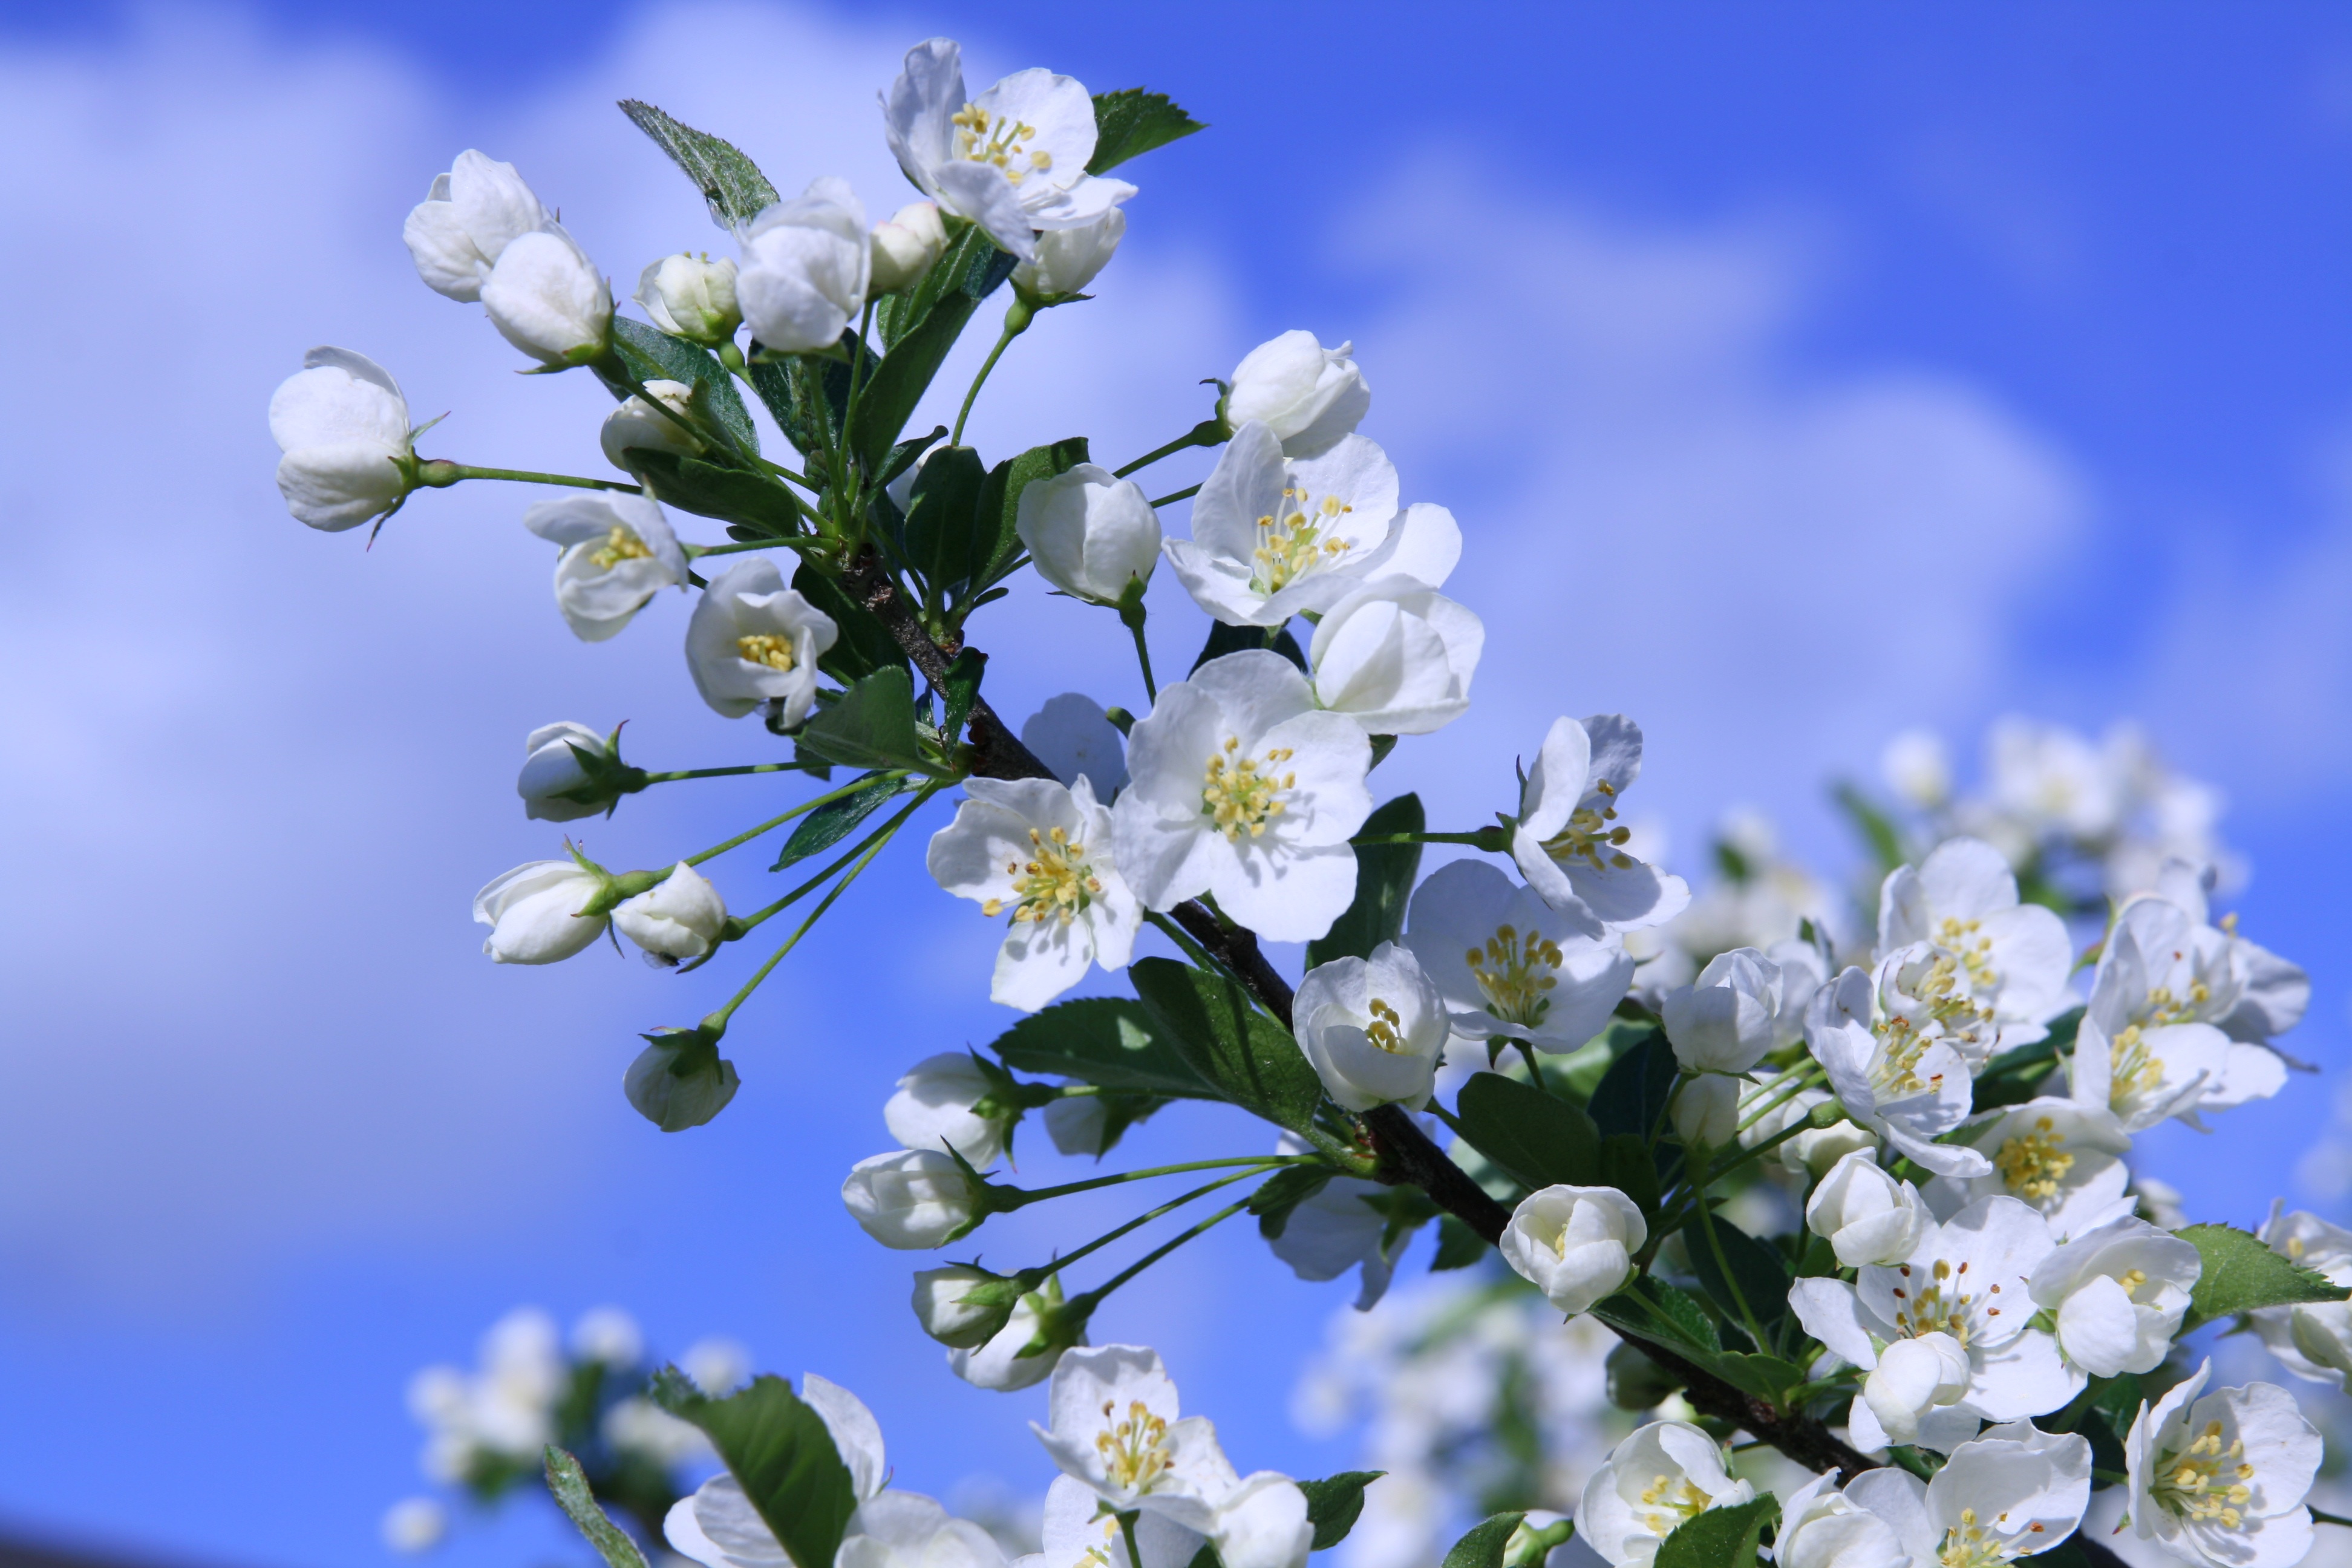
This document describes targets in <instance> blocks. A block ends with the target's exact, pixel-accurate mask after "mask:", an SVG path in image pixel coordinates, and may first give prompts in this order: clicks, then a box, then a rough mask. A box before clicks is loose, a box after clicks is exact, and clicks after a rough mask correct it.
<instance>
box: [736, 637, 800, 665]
mask: <svg viewBox="0 0 2352 1568" xmlns="http://www.w3.org/2000/svg"><path fill="white" fill-rule="evenodd" d="M735 652H736V654H737V655H738V656H739V657H740V658H742V659H743V661H744V662H745V663H747V664H764V665H766V666H767V667H768V668H770V669H786V670H788V669H790V668H793V662H794V661H793V639H792V638H790V637H778V636H777V635H776V634H775V633H773V632H753V633H752V634H751V636H750V637H737V638H736V639H735Z"/></svg>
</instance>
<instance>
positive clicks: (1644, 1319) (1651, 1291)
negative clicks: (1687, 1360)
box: [1592, 1276, 1723, 1362]
mask: <svg viewBox="0 0 2352 1568" xmlns="http://www.w3.org/2000/svg"><path fill="white" fill-rule="evenodd" d="M1592 1315H1593V1316H1594V1317H1596V1318H1598V1319H1600V1320H1601V1321H1602V1322H1604V1323H1606V1324H1608V1325H1609V1326H1610V1327H1611V1328H1612V1329H1622V1330H1624V1331H1626V1332H1627V1333H1629V1334H1631V1335H1633V1337H1634V1338H1635V1339H1638V1340H1647V1341H1649V1342H1651V1343H1653V1344H1656V1345H1662V1346H1664V1348H1665V1349H1667V1350H1670V1351H1674V1352H1676V1353H1678V1354H1682V1355H1686V1356H1693V1357H1702V1358H1706V1360H1708V1361H1709V1362H1712V1360H1713V1359H1714V1358H1715V1357H1716V1356H1717V1355H1719V1354H1720V1353H1721V1352H1722V1351H1723V1342H1722V1341H1721V1340H1720V1339H1718V1338H1717V1336H1716V1332H1715V1324H1714V1323H1713V1322H1712V1321H1709V1319H1708V1318H1707V1315H1706V1308H1704V1307H1702V1306H1700V1305H1699V1304H1698V1302H1697V1301H1696V1300H1693V1299H1692V1298H1691V1297H1690V1296H1688V1295H1686V1294H1685V1293H1684V1292H1682V1291H1680V1290H1677V1289H1675V1288H1674V1287H1673V1286H1671V1285H1669V1284H1667V1283H1666V1282H1665V1281H1664V1280H1663V1279H1656V1278H1654V1277H1649V1276H1645V1277H1643V1278H1642V1279H1636V1280H1634V1281H1633V1283H1632V1284H1631V1285H1628V1286H1627V1287H1625V1289H1622V1290H1620V1291H1618V1292H1617V1294H1615V1295H1614V1296H1612V1297H1610V1298H1609V1299H1608V1300H1605V1301H1603V1302H1601V1304H1600V1305H1599V1306H1597V1307H1595V1308H1593V1309H1592Z"/></svg>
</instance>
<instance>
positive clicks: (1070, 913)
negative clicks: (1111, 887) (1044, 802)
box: [980, 827, 1102, 925]
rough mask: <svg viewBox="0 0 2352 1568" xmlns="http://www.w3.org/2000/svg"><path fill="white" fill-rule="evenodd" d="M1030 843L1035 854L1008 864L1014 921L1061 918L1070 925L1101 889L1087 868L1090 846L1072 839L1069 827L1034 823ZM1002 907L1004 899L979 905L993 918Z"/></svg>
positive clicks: (1018, 922)
mask: <svg viewBox="0 0 2352 1568" xmlns="http://www.w3.org/2000/svg"><path fill="white" fill-rule="evenodd" d="M1029 846H1030V848H1031V850H1032V852H1033V853H1034V856H1035V858H1034V859H1032V860H1030V861H1028V862H1027V863H1026V864H1023V865H1019V866H1008V867H1007V868H1005V869H1006V872H1007V874H1008V875H1011V876H1012V877H1013V924H1015V925H1019V924H1021V923H1023V922H1024V921H1027V922H1029V923H1031V924H1036V925H1042V924H1044V923H1045V921H1060V922H1061V923H1062V924H1064V925H1068V924H1069V923H1070V922H1071V921H1074V920H1076V919H1077V917H1078V916H1079V915H1080V914H1081V913H1083V912H1084V911H1085V910H1086V908H1087V905H1088V904H1089V903H1091V902H1092V901H1093V900H1094V898H1095V896H1096V895H1097V894H1099V893H1100V892H1101V891H1102V883H1101V882H1099V881H1098V880H1097V879H1096V878H1095V876H1094V873H1093V872H1092V871H1090V870H1089V869H1087V847H1086V846H1085V845H1083V844H1074V843H1072V842H1071V841H1070V832H1069V829H1068V828H1066V827H1055V828H1051V829H1048V830H1047V831H1046V832H1044V833H1040V832H1038V831H1037V830H1036V829H1035V828H1034V827H1033V828H1031V829H1030V830H1029ZM1003 908H1004V901H1003V900H1002V899H991V900H988V902H986V903H984V904H982V905H981V906H980V912H981V913H982V914H983V915H987V916H989V917H990V918H992V919H993V918H994V917H995V916H996V915H998V914H999V913H1001V912H1003Z"/></svg>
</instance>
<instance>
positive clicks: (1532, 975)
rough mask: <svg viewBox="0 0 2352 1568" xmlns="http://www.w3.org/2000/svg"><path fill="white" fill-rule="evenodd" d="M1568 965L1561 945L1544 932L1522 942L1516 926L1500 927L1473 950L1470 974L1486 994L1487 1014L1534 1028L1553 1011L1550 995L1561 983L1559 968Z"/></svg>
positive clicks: (1510, 1022) (1505, 1021)
mask: <svg viewBox="0 0 2352 1568" xmlns="http://www.w3.org/2000/svg"><path fill="white" fill-rule="evenodd" d="M1565 962H1566V958H1565V955H1563V954H1562V953H1561V952H1560V951H1559V943H1558V942H1553V941H1552V940H1551V939H1550V938H1549V937H1547V936H1545V935H1544V934H1543V933H1542V932H1541V931H1528V933H1527V934H1526V937H1525V939H1524V940H1522V938H1521V936H1520V933H1519V930H1518V928H1517V926H1513V925H1508V924H1505V925H1499V926H1496V928H1495V934H1494V935H1493V936H1490V937H1488V938H1487V939H1486V946H1485V947H1484V948H1475V947H1474V948H1472V949H1471V950H1470V952H1469V955H1468V963H1469V964H1470V973H1471V974H1472V975H1474V976H1475V977H1476V979H1477V982H1478V989H1479V990H1480V991H1481V992H1483V993H1484V994H1486V1011H1487V1012H1488V1013H1489V1014H1491V1015H1492V1016H1495V1017H1496V1018H1499V1019H1501V1020H1502V1021H1503V1022H1504V1023H1506V1024H1517V1025H1518V1026H1521V1027H1523V1028H1530V1029H1531V1028H1534V1027H1535V1026H1538V1025H1539V1024H1541V1023H1542V1022H1543V1021H1544V1015H1545V1014H1547V1013H1549V1012H1550V1011H1551V997H1550V995H1549V993H1550V992H1551V991H1553V990H1554V989H1556V988H1557V987H1558V986H1559V967H1560V965H1561V964H1562V963H1565Z"/></svg>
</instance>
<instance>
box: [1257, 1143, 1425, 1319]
mask: <svg viewBox="0 0 2352 1568" xmlns="http://www.w3.org/2000/svg"><path fill="white" fill-rule="evenodd" d="M1281 1147H1282V1152H1284V1153H1286V1154H1289V1153H1300V1152H1304V1151H1305V1150H1306V1147H1307V1145H1306V1143H1305V1142H1303V1141H1301V1140H1297V1139H1294V1138H1292V1137H1291V1136H1290V1135H1289V1134H1288V1133H1285V1134H1284V1135H1283V1141H1282V1145H1281ZM1385 1190H1386V1189H1385V1188H1383V1187H1382V1186H1381V1184H1379V1183H1378V1182H1364V1181H1359V1180H1357V1179H1356V1178H1355V1177H1353V1176H1334V1177H1332V1178H1331V1180H1330V1181H1328V1182H1327V1183H1325V1184H1323V1187H1322V1190H1321V1191H1319V1192H1318V1193H1317V1194H1315V1195H1314V1196H1313V1197H1311V1198H1308V1199H1307V1200H1306V1201H1305V1202H1304V1203H1302V1204H1300V1205H1298V1206H1297V1208H1294V1209H1292V1210H1291V1211H1290V1214H1289V1216H1288V1218H1286V1220H1285V1221H1284V1222H1283V1226H1282V1234H1280V1235H1279V1236H1276V1237H1271V1238H1269V1239H1268V1241H1267V1242H1266V1246H1267V1247H1270V1248H1271V1249H1272V1250H1273V1253H1274V1255H1275V1256H1276V1258H1280V1259H1282V1261H1283V1262H1285V1263H1287V1264H1288V1265H1290V1271H1291V1272H1292V1273H1293V1274H1296V1275H1297V1277H1298V1278H1299V1279H1310V1280H1322V1279H1338V1278H1339V1276H1340V1275H1342V1274H1345V1273H1346V1272H1347V1271H1348V1270H1349V1269H1350V1268H1354V1269H1356V1270H1357V1281H1358V1284H1357V1290H1356V1301H1355V1307H1356V1310H1358V1311H1360V1312H1362V1311H1369V1310H1371V1308H1372V1306H1373V1305H1374V1304H1375V1303H1377V1302H1378V1301H1379V1300H1380V1299H1381V1297H1382V1296H1383V1295H1385V1294H1387V1293H1388V1288H1389V1281H1390V1280H1391V1279H1393V1278H1394V1277H1395V1274H1396V1263H1397V1260H1396V1257H1395V1256H1394V1255H1393V1253H1392V1252H1391V1247H1390V1245H1389V1237H1388V1235H1387V1231H1388V1223H1389V1222H1388V1216H1387V1215H1384V1214H1382V1213H1381V1211H1380V1210H1378V1209H1376V1208H1374V1207H1372V1206H1371V1205H1370V1204H1368V1203H1366V1202H1365V1201H1364V1200H1365V1199H1366V1198H1372V1197H1378V1196H1379V1195H1380V1194H1381V1193H1382V1192H1384V1191H1385ZM1405 1239H1406V1238H1405V1237H1399V1238H1397V1245H1396V1247H1395V1252H1402V1250H1403V1247H1402V1243H1403V1241H1404V1240H1405Z"/></svg>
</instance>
